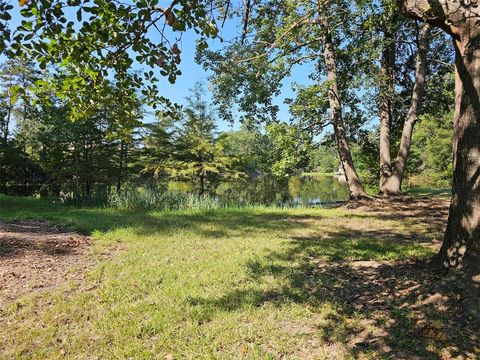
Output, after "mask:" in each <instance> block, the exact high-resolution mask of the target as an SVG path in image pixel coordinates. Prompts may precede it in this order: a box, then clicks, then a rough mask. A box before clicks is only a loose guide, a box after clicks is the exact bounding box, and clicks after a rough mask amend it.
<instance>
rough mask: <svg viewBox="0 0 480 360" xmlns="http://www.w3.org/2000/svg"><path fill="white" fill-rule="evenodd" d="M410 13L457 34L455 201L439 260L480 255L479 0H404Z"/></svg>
mask: <svg viewBox="0 0 480 360" xmlns="http://www.w3.org/2000/svg"><path fill="white" fill-rule="evenodd" d="M398 3H399V5H400V6H401V9H402V10H403V12H404V13H406V14H407V15H409V16H411V17H414V18H416V19H420V20H422V21H425V22H428V23H430V24H431V25H433V26H437V27H440V28H441V29H443V30H444V31H446V32H447V33H448V34H450V35H451V37H452V39H453V43H454V47H455V54H456V62H455V64H456V81H455V84H456V85H455V113H454V140H453V153H454V159H453V184H452V201H451V205H450V212H449V217H448V225H447V229H446V232H445V238H444V241H443V245H442V248H441V250H440V253H439V255H438V261H439V263H441V264H442V265H443V266H444V267H447V268H452V267H458V266H460V265H468V266H477V267H478V264H479V258H480V142H479V141H478V139H480V26H479V22H480V8H479V6H478V3H477V2H476V1H475V2H474V1H469V2H462V1H458V0H436V1H427V0H403V1H401V0H398Z"/></svg>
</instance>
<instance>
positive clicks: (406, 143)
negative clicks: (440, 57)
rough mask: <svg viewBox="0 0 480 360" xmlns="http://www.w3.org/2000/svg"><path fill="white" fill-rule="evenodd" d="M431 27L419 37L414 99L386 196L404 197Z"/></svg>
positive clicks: (386, 182)
mask: <svg viewBox="0 0 480 360" xmlns="http://www.w3.org/2000/svg"><path fill="white" fill-rule="evenodd" d="M429 34H430V25H429V24H425V25H424V26H423V27H422V29H421V30H420V33H419V35H418V51H417V57H416V62H415V84H414V86H413V93H412V99H411V102H410V108H409V109H408V112H407V116H406V118H405V123H404V124H403V130H402V138H401V140H400V146H399V148H398V153H397V157H396V159H395V161H394V162H393V164H392V166H391V174H390V176H388V177H387V178H386V179H384V181H383V182H382V183H381V185H380V194H381V195H386V196H400V195H402V180H403V174H404V172H405V167H406V165H407V158H408V155H409V153H410V146H411V144H412V135H413V127H414V126H415V123H416V122H417V120H418V114H419V112H420V108H421V105H422V100H423V94H424V92H425V67H426V61H427V49H428V36H429Z"/></svg>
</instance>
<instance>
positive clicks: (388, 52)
mask: <svg viewBox="0 0 480 360" xmlns="http://www.w3.org/2000/svg"><path fill="white" fill-rule="evenodd" d="M388 27H389V28H388V29H386V30H385V35H384V38H383V44H382V47H383V48H382V59H381V65H380V96H379V109H380V189H382V187H383V185H384V184H385V182H386V181H387V179H388V178H389V177H390V176H391V175H392V167H391V162H392V161H391V155H390V150H391V149H390V127H391V124H392V101H393V98H394V96H395V39H394V33H393V30H392V27H393V25H392V20H391V19H390V24H389V25H388ZM381 192H382V191H381V190H380V193H381Z"/></svg>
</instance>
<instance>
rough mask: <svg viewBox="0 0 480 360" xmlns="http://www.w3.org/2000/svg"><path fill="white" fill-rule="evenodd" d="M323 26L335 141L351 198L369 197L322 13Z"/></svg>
mask: <svg viewBox="0 0 480 360" xmlns="http://www.w3.org/2000/svg"><path fill="white" fill-rule="evenodd" d="M321 27H322V31H323V32H324V39H323V40H324V44H323V45H324V51H323V56H324V61H325V67H326V70H327V79H328V83H329V88H328V101H329V104H330V111H331V113H332V114H331V116H332V123H333V129H334V134H335V142H336V145H337V150H338V154H339V156H340V161H341V163H342V166H343V170H344V171H345V177H346V180H347V185H348V192H349V194H350V198H351V199H361V198H368V195H367V194H366V192H365V190H364V188H363V185H362V182H361V181H360V178H359V177H358V175H357V171H356V169H355V165H354V163H353V158H352V153H351V152H350V147H349V146H348V141H347V136H346V134H345V126H344V125H343V116H342V105H341V101H340V96H339V92H338V83H337V64H336V61H335V49H334V46H333V42H332V37H331V35H330V33H329V28H328V18H327V16H324V15H322V19H321Z"/></svg>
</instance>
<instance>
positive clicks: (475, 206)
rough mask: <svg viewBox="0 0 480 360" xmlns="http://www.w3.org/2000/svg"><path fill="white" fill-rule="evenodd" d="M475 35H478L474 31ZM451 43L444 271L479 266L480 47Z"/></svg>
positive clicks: (442, 252) (472, 43) (473, 43)
mask: <svg viewBox="0 0 480 360" xmlns="http://www.w3.org/2000/svg"><path fill="white" fill-rule="evenodd" d="M477 33H480V32H479V31H478V30H477ZM475 38H476V41H472V39H471V38H470V37H468V38H467V39H465V38H464V39H463V41H462V40H455V48H456V81H455V85H456V86H455V94H456V95H455V115H454V125H455V133H454V139H453V153H454V160H453V169H454V172H453V186H452V201H451V204H450V213H449V217H448V225H447V230H446V233H445V239H444V242H443V245H442V248H441V250H440V253H439V256H438V260H439V261H440V262H441V263H442V265H443V266H445V267H457V266H459V265H462V264H465V263H472V264H473V263H476V264H477V265H478V264H479V262H480V46H479V39H480V37H479V34H476V35H475Z"/></svg>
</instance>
